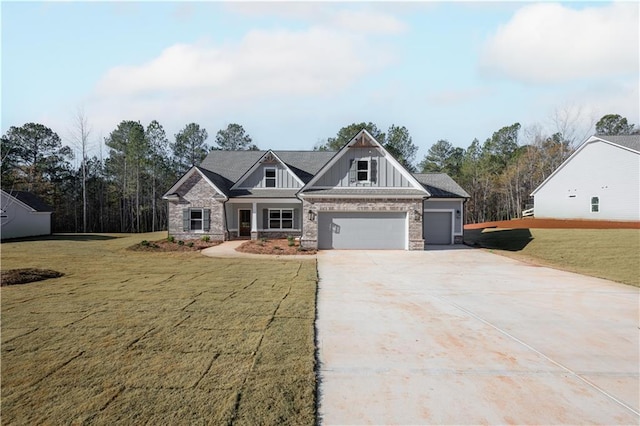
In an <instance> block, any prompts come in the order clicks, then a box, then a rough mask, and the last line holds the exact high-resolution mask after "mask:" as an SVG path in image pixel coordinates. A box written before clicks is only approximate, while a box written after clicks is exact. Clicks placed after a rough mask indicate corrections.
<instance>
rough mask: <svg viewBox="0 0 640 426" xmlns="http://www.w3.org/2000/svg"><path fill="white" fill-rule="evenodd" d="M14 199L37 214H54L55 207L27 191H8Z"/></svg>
mask: <svg viewBox="0 0 640 426" xmlns="http://www.w3.org/2000/svg"><path fill="white" fill-rule="evenodd" d="M7 193H8V194H10V195H11V196H12V197H14V198H17V199H18V200H20V201H21V202H23V203H24V204H26V205H28V206H29V207H31V208H32V209H34V210H35V211H37V212H52V211H53V207H51V206H50V205H49V204H47V203H45V202H44V201H43V200H42V199H41V198H40V197H38V196H37V195H35V194H32V193H31V192H27V191H7Z"/></svg>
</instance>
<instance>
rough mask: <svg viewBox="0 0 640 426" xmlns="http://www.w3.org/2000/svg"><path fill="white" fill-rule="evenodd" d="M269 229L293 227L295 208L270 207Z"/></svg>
mask: <svg viewBox="0 0 640 426" xmlns="http://www.w3.org/2000/svg"><path fill="white" fill-rule="evenodd" d="M269 229H293V209H269Z"/></svg>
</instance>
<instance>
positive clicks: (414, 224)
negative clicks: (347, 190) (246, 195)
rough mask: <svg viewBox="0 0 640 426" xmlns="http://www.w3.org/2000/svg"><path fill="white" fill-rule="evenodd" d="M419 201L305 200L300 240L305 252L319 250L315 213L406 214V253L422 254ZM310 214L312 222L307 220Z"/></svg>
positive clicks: (388, 199)
mask: <svg viewBox="0 0 640 426" xmlns="http://www.w3.org/2000/svg"><path fill="white" fill-rule="evenodd" d="M422 209H423V207H422V200H415V199H395V198H394V199H391V198H386V199H376V198H371V199H362V198H358V199H343V198H322V199H313V198H307V199H305V200H304V202H303V205H302V211H303V214H302V220H303V225H302V239H301V245H302V246H303V247H306V248H313V249H317V248H318V213H319V212H331V211H362V212H367V211H370V212H374V211H376V212H381V211H388V212H407V214H408V215H409V221H408V222H409V231H408V232H409V250H424V239H423V235H422V217H423V215H422ZM309 211H312V212H313V214H312V215H311V216H313V218H310V215H309Z"/></svg>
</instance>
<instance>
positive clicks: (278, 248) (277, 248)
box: [273, 246, 282, 250]
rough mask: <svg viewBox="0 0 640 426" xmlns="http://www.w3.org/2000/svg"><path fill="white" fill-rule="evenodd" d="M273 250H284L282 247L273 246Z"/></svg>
mask: <svg viewBox="0 0 640 426" xmlns="http://www.w3.org/2000/svg"><path fill="white" fill-rule="evenodd" d="M273 249H274V250H282V247H280V246H273Z"/></svg>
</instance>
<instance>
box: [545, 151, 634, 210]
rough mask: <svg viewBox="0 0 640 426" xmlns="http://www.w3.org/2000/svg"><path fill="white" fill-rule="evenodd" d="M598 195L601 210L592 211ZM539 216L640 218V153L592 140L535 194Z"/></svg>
mask: <svg viewBox="0 0 640 426" xmlns="http://www.w3.org/2000/svg"><path fill="white" fill-rule="evenodd" d="M592 197H598V201H599V203H598V204H599V205H598V210H599V211H598V212H592V211H591V201H592ZM534 214H535V217H539V218H558V219H600V220H640V155H639V154H637V153H635V152H632V151H629V150H626V149H622V148H619V147H616V146H613V145H610V144H608V143H605V142H601V141H595V142H589V143H588V145H586V146H585V147H584V148H582V149H581V150H580V151H579V152H577V153H576V155H575V156H574V157H573V158H571V159H570V160H569V161H567V162H566V163H565V164H564V165H563V166H561V168H560V169H559V170H558V171H557V173H556V174H555V175H554V176H552V177H551V178H550V179H549V180H548V181H547V182H546V183H545V184H544V185H543V186H541V187H540V188H538V190H537V192H536V193H535V194H534Z"/></svg>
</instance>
